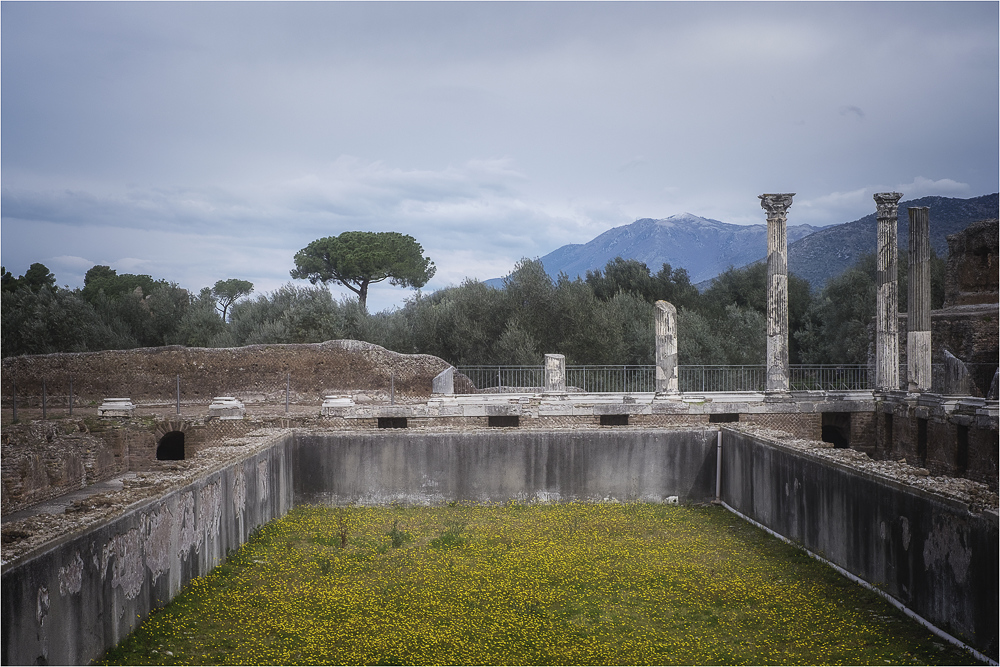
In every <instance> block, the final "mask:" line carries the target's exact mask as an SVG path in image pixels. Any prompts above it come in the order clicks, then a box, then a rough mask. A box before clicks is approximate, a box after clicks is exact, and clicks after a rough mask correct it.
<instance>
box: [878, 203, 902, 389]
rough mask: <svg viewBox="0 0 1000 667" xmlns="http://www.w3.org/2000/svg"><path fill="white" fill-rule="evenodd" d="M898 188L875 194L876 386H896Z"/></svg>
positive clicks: (897, 354) (884, 387)
mask: <svg viewBox="0 0 1000 667" xmlns="http://www.w3.org/2000/svg"><path fill="white" fill-rule="evenodd" d="M902 196H903V195H902V193H899V192H879V193H877V194H875V195H874V198H875V204H876V206H877V209H878V211H877V213H876V220H877V225H878V227H877V232H876V233H877V239H876V241H877V246H876V265H877V266H876V269H877V271H876V281H875V289H876V293H875V388H876V389H877V390H879V391H892V390H895V389H899V323H898V318H897V311H898V310H899V292H898V282H899V281H898V278H897V272H898V269H899V261H898V259H899V258H898V255H899V249H898V248H897V247H896V243H897V241H896V214H897V211H898V210H899V200H900V198H901V197H902Z"/></svg>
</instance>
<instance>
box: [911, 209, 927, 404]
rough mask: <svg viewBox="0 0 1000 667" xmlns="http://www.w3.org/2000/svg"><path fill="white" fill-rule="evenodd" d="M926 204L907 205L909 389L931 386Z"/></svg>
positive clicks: (923, 388) (920, 389) (918, 389)
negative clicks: (908, 229) (908, 227)
mask: <svg viewBox="0 0 1000 667" xmlns="http://www.w3.org/2000/svg"><path fill="white" fill-rule="evenodd" d="M929 210H930V209H928V208H927V207H926V206H920V207H916V208H910V209H909V210H908V212H909V214H910V267H909V279H908V281H907V290H906V292H907V293H906V327H907V329H906V379H907V388H908V390H909V391H911V392H916V391H927V390H928V389H930V388H931V233H930V213H929Z"/></svg>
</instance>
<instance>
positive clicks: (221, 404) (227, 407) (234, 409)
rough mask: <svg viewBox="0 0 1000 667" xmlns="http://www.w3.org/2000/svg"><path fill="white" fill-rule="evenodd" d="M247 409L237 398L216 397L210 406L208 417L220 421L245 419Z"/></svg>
mask: <svg viewBox="0 0 1000 667" xmlns="http://www.w3.org/2000/svg"><path fill="white" fill-rule="evenodd" d="M245 414H246V408H245V407H243V401H241V400H239V399H238V398H236V397H235V396H216V397H215V398H213V399H212V404H211V405H209V406H208V416H209V417H218V418H219V419H243V416H244V415H245Z"/></svg>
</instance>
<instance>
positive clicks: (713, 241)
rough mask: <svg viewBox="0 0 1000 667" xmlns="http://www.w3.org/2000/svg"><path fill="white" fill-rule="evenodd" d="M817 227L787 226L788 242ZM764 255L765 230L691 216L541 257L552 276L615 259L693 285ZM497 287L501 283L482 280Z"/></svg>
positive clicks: (641, 225) (612, 232)
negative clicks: (683, 273)
mask: <svg viewBox="0 0 1000 667" xmlns="http://www.w3.org/2000/svg"><path fill="white" fill-rule="evenodd" d="M819 229H822V228H820V227H812V226H810V225H791V226H789V227H788V240H789V242H791V241H793V240H798V239H801V238H803V237H806V236H808V235H810V234H812V233H814V232H816V231H817V230H819ZM766 254H767V225H766V224H759V225H731V224H728V223H725V222H719V221H718V220H709V219H707V218H700V217H698V216H696V215H691V214H690V213H682V214H680V215H672V216H670V217H669V218H665V219H662V220H653V219H651V218H643V219H641V220H636V221H635V222H633V223H632V224H630V225H624V226H622V227H615V228H614V229H609V230H608V231H606V232H604V233H603V234H601V235H600V236H598V237H597V238H595V239H593V240H592V241H589V242H588V243H582V244H572V245H565V246H563V247H561V248H558V249H556V250H554V251H552V252H551V253H549V254H548V255H545V256H544V257H542V258H541V261H542V265H543V266H544V267H545V270H546V272H548V274H549V275H551V276H552V277H555V276H557V275H559V272H560V271H565V272H566V274H567V275H568V276H569V277H570V278H576V277H577V276H580V277H583V276H585V275H586V274H587V271H592V270H594V269H603V268H604V266H605V265H606V264H607V263H608V262H609V261H610V260H612V259H614V258H615V257H618V256H621V257H624V258H626V259H637V260H639V261H640V262H645V263H646V266H648V267H649V269H650V271H652V272H653V273H656V272H657V271H659V270H660V267H661V266H662V265H663V264H664V263H666V264H670V266H671V267H673V268H675V269H676V268H685V269H687V270H688V273H689V274H690V276H691V281H692V282H697V281H699V280H705V279H708V278H712V277H714V276H716V275H718V274H719V273H721V272H722V271H725V270H726V269H727V268H729V266H742V265H744V264H749V263H750V262H752V261H754V260H756V259H759V258H760V257H762V256H764V255H766ZM487 282H488V283H489V284H496V285H497V286H499V285H500V284H501V283H500V280H499V279H497V280H492V281H487Z"/></svg>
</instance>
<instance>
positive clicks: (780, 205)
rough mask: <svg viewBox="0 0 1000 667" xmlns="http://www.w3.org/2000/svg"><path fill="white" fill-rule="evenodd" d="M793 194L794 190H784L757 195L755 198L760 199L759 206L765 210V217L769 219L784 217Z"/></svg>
mask: <svg viewBox="0 0 1000 667" xmlns="http://www.w3.org/2000/svg"><path fill="white" fill-rule="evenodd" d="M794 196H795V193H794V192H786V193H783V194H765V195H757V198H758V199H760V207H761V208H762V209H764V210H765V211H767V218H768V220H770V219H772V218H784V217H785V212H786V211H787V210H788V207H789V206H791V205H792V197H794Z"/></svg>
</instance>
